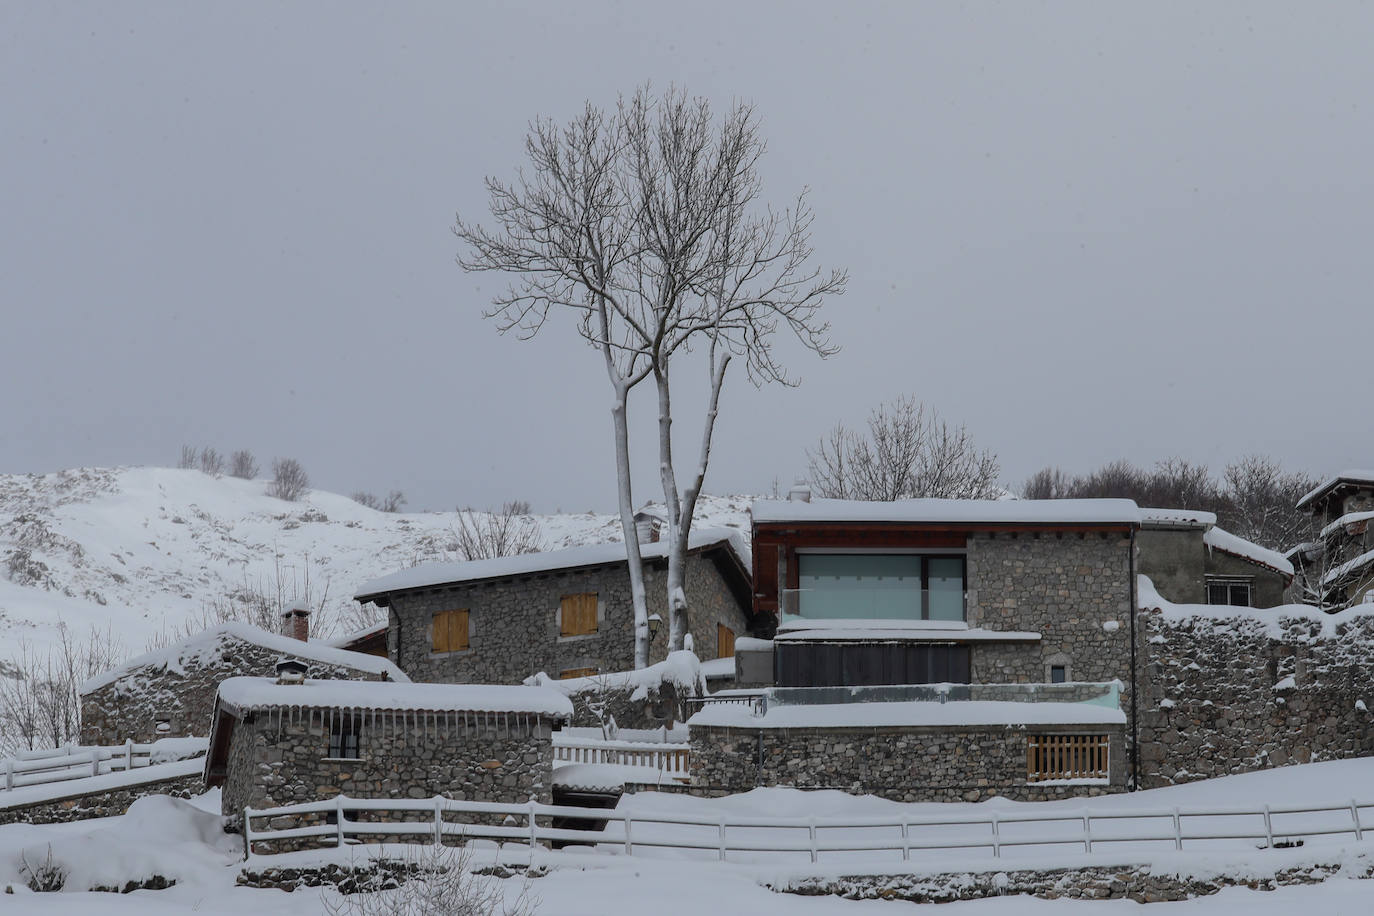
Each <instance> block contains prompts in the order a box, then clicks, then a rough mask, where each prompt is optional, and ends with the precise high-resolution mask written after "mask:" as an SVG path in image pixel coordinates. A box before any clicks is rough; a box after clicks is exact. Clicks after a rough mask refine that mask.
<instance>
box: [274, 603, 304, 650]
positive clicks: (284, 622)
mask: <svg viewBox="0 0 1374 916" xmlns="http://www.w3.org/2000/svg"><path fill="white" fill-rule="evenodd" d="M281 635H283V636H290V637H291V638H292V639H299V640H300V641H301V642H309V641H310V605H308V604H306V603H305V602H304V601H293V602H291V606H290V607H289V608H287V609H286V610H284V611H282V612H281Z"/></svg>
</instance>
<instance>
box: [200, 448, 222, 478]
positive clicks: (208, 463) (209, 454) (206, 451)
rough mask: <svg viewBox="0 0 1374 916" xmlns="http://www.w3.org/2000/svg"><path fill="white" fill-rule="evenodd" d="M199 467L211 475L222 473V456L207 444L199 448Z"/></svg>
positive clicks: (218, 475)
mask: <svg viewBox="0 0 1374 916" xmlns="http://www.w3.org/2000/svg"><path fill="white" fill-rule="evenodd" d="M200 469H201V471H203V472H204V473H206V474H209V475H210V476H211V477H220V476H223V474H224V456H223V455H221V454H220V453H219V451H218V450H216V449H213V448H210V447H209V446H207V447H205V448H203V449H201V450H200Z"/></svg>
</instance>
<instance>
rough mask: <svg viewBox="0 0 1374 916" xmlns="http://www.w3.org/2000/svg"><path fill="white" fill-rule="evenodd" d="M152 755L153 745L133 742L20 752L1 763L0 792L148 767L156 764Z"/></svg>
mask: <svg viewBox="0 0 1374 916" xmlns="http://www.w3.org/2000/svg"><path fill="white" fill-rule="evenodd" d="M152 754H153V745H151V744H135V743H134V742H133V741H132V740H130V741H125V742H124V743H123V744H115V745H108V746H97V745H77V744H66V745H63V746H62V747H59V748H53V749H50V750H42V751H20V752H19V753H18V754H16V755H14V756H13V757H9V758H6V759H5V760H3V761H0V790H9V789H18V788H20V787H22V786H35V785H40V784H42V783H47V782H63V781H64V780H68V779H84V778H85V777H87V776H100V775H102V774H105V773H115V772H121V771H124V770H132V769H135V768H137V767H146V766H149V765H150V764H151V763H152Z"/></svg>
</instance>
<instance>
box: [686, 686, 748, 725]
mask: <svg viewBox="0 0 1374 916" xmlns="http://www.w3.org/2000/svg"><path fill="white" fill-rule="evenodd" d="M720 704H725V705H727V706H747V707H749V709H750V711H751V712H754V713H762V712H764V711H765V710H766V708H767V706H768V695H767V694H766V693H764V692H763V691H762V690H759V691H753V692H745V691H730V692H728V693H708V694H705V695H704V696H699V697H683V699H682V712H683V715H684V716H686V717H687V718H689V719H690V718H691V717H692V715H693V714H694V713H698V712H701V710H702V708H703V707H706V706H717V705H720Z"/></svg>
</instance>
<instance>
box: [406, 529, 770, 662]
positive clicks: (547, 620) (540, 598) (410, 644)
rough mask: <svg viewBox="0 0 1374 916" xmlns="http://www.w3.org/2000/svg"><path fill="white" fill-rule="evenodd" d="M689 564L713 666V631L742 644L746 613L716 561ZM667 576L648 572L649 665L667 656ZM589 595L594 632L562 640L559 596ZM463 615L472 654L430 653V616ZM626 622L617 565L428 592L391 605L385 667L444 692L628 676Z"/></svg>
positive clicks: (698, 633) (701, 642) (703, 652)
mask: <svg viewBox="0 0 1374 916" xmlns="http://www.w3.org/2000/svg"><path fill="white" fill-rule="evenodd" d="M687 564H688V570H687V586H686V592H687V598H688V604H689V606H690V608H691V633H692V639H693V642H694V644H695V646H696V651H697V654H698V655H699V656H700V657H701V658H714V657H715V652H716V625H717V623H721V624H724V625H725V626H727V627H730V628H731V629H732V630H734V631H735V635H736V636H743V635H746V633H747V630H746V622H745V621H746V617H745V611H744V609H743V608H742V607H741V606H740V604H739V602H738V601H736V600H735V598H734V595H733V593H732V592H731V591H730V589H729V587H728V586H727V584H726V582H725V579H724V578H723V577H722V576H721V573H720V570H719V569H718V568H717V567H716V564H715V563H714V561H712V560H711V559H709V558H706V557H702V556H700V555H691V556H689V557H688V560H687ZM666 575H667V570H666V568H662V567H660V566H658V565H656V564H652V563H650V564H646V567H645V576H644V578H645V582H644V587H645V592H646V597H647V600H648V607H649V613H650V614H654V613H657V614H658V615H659V616H661V617H662V618H663V626H662V627H661V628H660V631H659V634H658V637H657V638H656V639H655V640H654V643H653V645H652V646H651V649H650V661H657V660H660V659H662V658H664V657H665V656H666V655H667V654H668V647H667V639H668V611H667V602H666V596H665V592H664V587H665V586H664V579H665V577H666ZM586 592H595V593H596V595H597V600H598V608H597V617H598V625H597V632H596V633H595V634H594V635H589V636H571V637H563V636H560V635H559V624H558V611H559V606H560V603H561V599H562V597H563V596H564V595H571V594H578V593H586ZM462 608H466V609H467V610H468V612H469V633H470V635H469V648H467V649H466V650H464V651H461V652H450V653H445V654H435V653H433V652H431V651H430V650H431V647H432V645H433V643H432V640H431V623H432V620H433V616H434V614H435V613H437V612H439V611H446V610H453V609H462ZM633 617H634V612H633V605H632V604H631V601H630V578H629V575H628V574H627V573H626V571H625V568H624V566H623V565H622V566H608V567H599V568H594V569H588V570H554V571H550V572H548V573H544V574H540V575H536V576H525V577H521V578H518V579H499V580H492V581H489V582H478V583H474V584H471V585H464V586H460V587H457V588H439V589H432V590H429V591H424V592H418V593H414V594H408V595H400V596H397V597H395V598H393V599H392V606H391V617H390V619H391V658H392V659H393V660H395V661H396V664H397V665H398V666H399V667H400V668H401V670H403V671H404V672H405V673H406V674H408V675H409V676H410V677H411V678H412V679H414V680H416V681H427V682H443V683H472V684H518V683H520V682H521V681H522V680H523V679H525V678H526V677H529V676H530V675H532V674H535V673H536V672H539V671H544V672H546V673H548V674H549V675H550V676H552V677H555V678H556V677H558V676H559V675H560V674H561V673H562V672H563V671H568V670H572V669H579V668H593V669H596V670H598V671H602V672H610V671H626V670H629V669H631V668H633V667H634V627H633Z"/></svg>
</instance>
